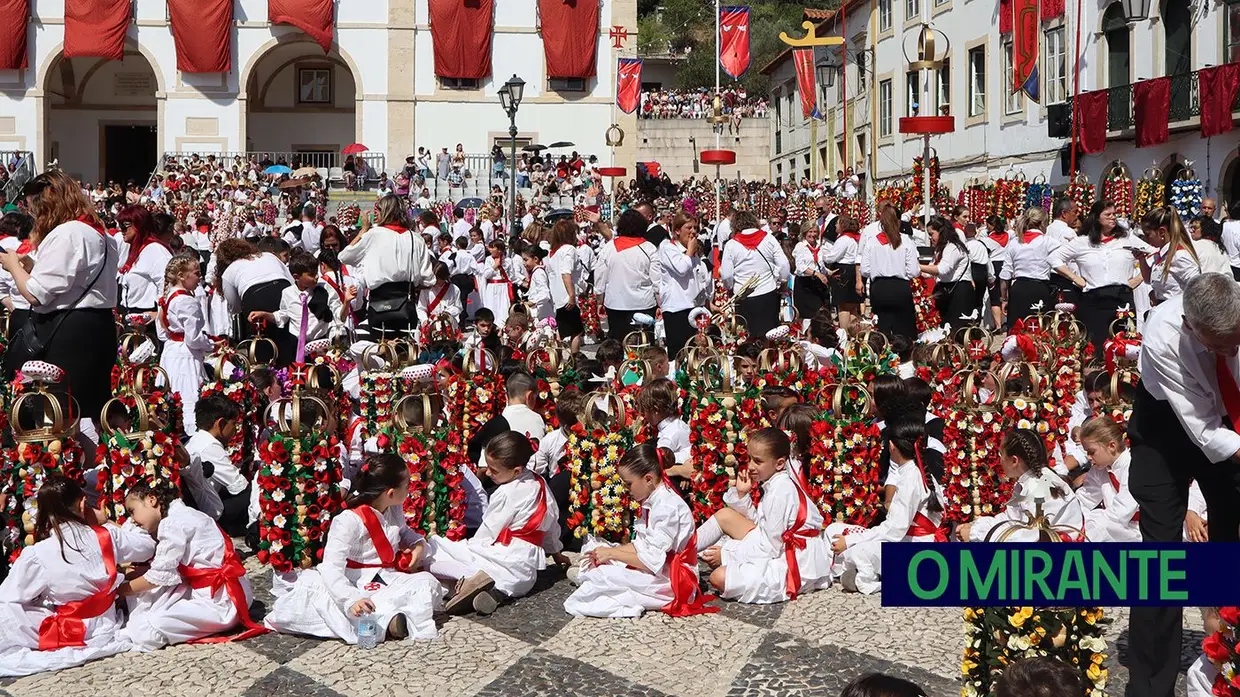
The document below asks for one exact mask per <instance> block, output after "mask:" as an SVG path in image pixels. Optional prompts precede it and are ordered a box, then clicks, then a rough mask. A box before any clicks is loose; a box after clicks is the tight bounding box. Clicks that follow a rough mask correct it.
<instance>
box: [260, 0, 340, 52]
mask: <svg viewBox="0 0 1240 697" xmlns="http://www.w3.org/2000/svg"><path fill="white" fill-rule="evenodd" d="M267 20H268V21H270V22H271V23H272V24H291V25H293V26H295V27H297V28H298V29H300V30H302V31H304V32H306V34H308V35H309V36H310V38H312V39H314V40H315V42H316V43H318V45H319V46H321V47H322V48H323V53H327V52H328V51H330V50H332V37H333V35H334V34H335V29H336V14H335V5H334V4H333V3H332V0H267Z"/></svg>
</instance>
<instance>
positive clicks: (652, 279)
mask: <svg viewBox="0 0 1240 697" xmlns="http://www.w3.org/2000/svg"><path fill="white" fill-rule="evenodd" d="M657 251H658V250H656V249H655V246H654V245H652V244H650V243H649V242H646V241H642V243H641V244H638V245H635V246H633V247H629V248H628V249H626V250H624V251H618V250H617V249H616V243H615V240H612V241H610V242H608V243H607V244H605V245H603V247H602V249H600V250H599V252H598V256H597V257H596V258H595V259H594V286H595V289H596V290H598V291H599V292H600V293H601V294H602V296H603V305H604V307H606V308H608V309H611V310H622V311H635V310H649V309H650V308H652V307H655V305H657V304H658V303H657V301H656V296H655V292H656V290H657V289H658V288H659V286H660V284H661V283H662V276H663V268H662V266H661V265H660V263H659V260H658V258H657V257H656V256H655V252H657Z"/></svg>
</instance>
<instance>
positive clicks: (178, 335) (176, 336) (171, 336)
mask: <svg viewBox="0 0 1240 697" xmlns="http://www.w3.org/2000/svg"><path fill="white" fill-rule="evenodd" d="M164 334H166V335H167V336H168V341H180V342H184V341H185V332H173V331H168V330H166V329H165V330H164Z"/></svg>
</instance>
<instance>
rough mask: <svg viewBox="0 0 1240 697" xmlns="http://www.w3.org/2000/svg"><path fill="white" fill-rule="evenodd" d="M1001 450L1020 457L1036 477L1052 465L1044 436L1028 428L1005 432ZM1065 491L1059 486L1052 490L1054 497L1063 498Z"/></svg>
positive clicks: (1009, 455)
mask: <svg viewBox="0 0 1240 697" xmlns="http://www.w3.org/2000/svg"><path fill="white" fill-rule="evenodd" d="M999 449H1000V451H1001V452H1002V453H1003V454H1004V455H1007V456H1008V457H1015V458H1019V459H1020V461H1021V462H1023V463H1025V469H1027V470H1029V472H1030V473H1031V474H1033V475H1034V476H1035V477H1041V476H1042V470H1044V469H1046V468H1047V467H1049V466H1050V461H1049V460H1048V458H1047V455H1046V445H1044V444H1043V443H1042V437H1041V436H1039V435H1038V434H1037V433H1036V432H1034V431H1033V430H1031V429H1028V428H1014V429H1012V430H1010V431H1008V432H1007V433H1005V434H1003V443H1002V444H1001V445H1000V446H999ZM1062 496H1063V492H1062V491H1060V490H1059V488H1058V487H1056V488H1053V489H1052V490H1051V497H1052V498H1061V497H1062Z"/></svg>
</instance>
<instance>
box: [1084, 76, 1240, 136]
mask: <svg viewBox="0 0 1240 697" xmlns="http://www.w3.org/2000/svg"><path fill="white" fill-rule="evenodd" d="M1132 92H1133V86H1132V85H1118V86H1116V87H1111V88H1109V89H1107V130H1108V131H1125V130H1128V129H1130V128H1133V127H1134V125H1135V124H1134V122H1133V106H1132ZM1231 110H1232V111H1233V112H1234V111H1240V92H1238V93H1237V94H1236V100H1235V101H1234V102H1232V105H1231ZM1199 116H1201V99H1200V94H1199V91H1198V87H1197V71H1193V72H1191V73H1187V74H1184V75H1172V76H1171V108H1170V114H1169V121H1170V122H1171V123H1173V124H1174V123H1176V122H1180V121H1188V120H1190V119H1193V118H1197V117H1199Z"/></svg>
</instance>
